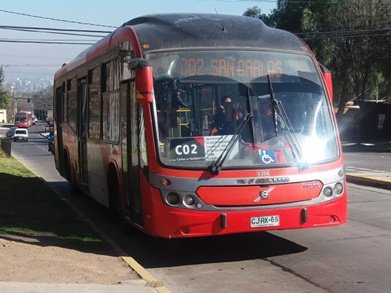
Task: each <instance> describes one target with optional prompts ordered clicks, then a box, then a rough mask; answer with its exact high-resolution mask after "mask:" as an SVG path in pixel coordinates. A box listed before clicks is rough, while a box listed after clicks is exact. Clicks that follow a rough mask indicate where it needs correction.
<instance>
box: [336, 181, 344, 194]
mask: <svg viewBox="0 0 391 293" xmlns="http://www.w3.org/2000/svg"><path fill="white" fill-rule="evenodd" d="M342 192H343V184H342V183H340V182H337V183H335V185H334V193H335V194H337V195H341V194H342Z"/></svg>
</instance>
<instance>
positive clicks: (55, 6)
mask: <svg viewBox="0 0 391 293" xmlns="http://www.w3.org/2000/svg"><path fill="white" fill-rule="evenodd" d="M254 6H258V7H259V8H260V9H261V12H262V13H265V14H268V13H270V11H271V10H272V9H273V8H275V7H276V1H273V0H137V1H136V0H0V65H3V69H4V75H5V81H11V80H13V79H15V78H16V77H20V78H21V79H30V80H33V81H34V79H38V78H48V79H52V78H53V75H54V73H55V71H56V70H57V69H59V68H60V67H61V65H62V64H63V63H64V62H66V61H70V60H72V59H73V58H74V57H75V56H77V55H78V54H79V53H80V52H81V51H83V50H84V49H86V48H87V47H88V45H73V44H72V45H53V44H50V45H49V44H25V43H12V42H3V40H7V41H9V40H14V41H15V40H32V41H37V40H39V41H42V40H43V41H47V40H70V39H72V40H75V39H77V40H79V41H81V42H86V41H87V42H96V41H98V40H99V39H100V37H80V36H79V37H75V36H67V35H58V34H48V33H35V32H25V31H20V30H10V29H4V26H19V27H20V26H21V27H45V28H60V29H82V30H103V31H113V30H114V29H115V27H118V26H120V25H122V24H123V23H124V22H126V21H128V20H130V19H132V18H135V17H138V16H142V15H147V14H155V13H170V12H174V13H177V12H186V13H192V12H194V13H218V14H231V15H243V13H244V12H245V11H246V10H247V8H251V7H254ZM20 14H28V15H29V16H26V15H20ZM44 18H45V19H44ZM46 18H55V19H61V20H68V21H76V22H84V23H93V24H100V25H107V26H113V27H99V26H91V25H81V24H75V23H69V22H61V21H55V20H51V19H46ZM100 35H106V34H105V33H103V34H100Z"/></svg>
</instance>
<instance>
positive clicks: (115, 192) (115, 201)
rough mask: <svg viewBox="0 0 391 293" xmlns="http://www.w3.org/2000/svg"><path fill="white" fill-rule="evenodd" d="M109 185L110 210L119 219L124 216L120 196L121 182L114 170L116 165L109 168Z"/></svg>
mask: <svg viewBox="0 0 391 293" xmlns="http://www.w3.org/2000/svg"><path fill="white" fill-rule="evenodd" d="M107 186H108V193H109V208H110V212H111V213H112V214H113V216H114V217H115V218H117V219H120V218H122V217H123V215H122V209H121V203H120V196H119V184H118V179H117V172H116V171H115V170H114V167H110V168H109V174H108V177H107Z"/></svg>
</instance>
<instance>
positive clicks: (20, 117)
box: [14, 111, 33, 128]
mask: <svg viewBox="0 0 391 293" xmlns="http://www.w3.org/2000/svg"><path fill="white" fill-rule="evenodd" d="M32 124H33V116H32V114H31V112H28V111H19V112H17V113H16V114H15V117H14V125H15V126H16V127H19V128H29V127H30V126H31V125H32Z"/></svg>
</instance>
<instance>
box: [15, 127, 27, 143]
mask: <svg viewBox="0 0 391 293" xmlns="http://www.w3.org/2000/svg"><path fill="white" fill-rule="evenodd" d="M14 141H29V132H28V130H27V129H25V128H16V129H15V132H14Z"/></svg>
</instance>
